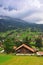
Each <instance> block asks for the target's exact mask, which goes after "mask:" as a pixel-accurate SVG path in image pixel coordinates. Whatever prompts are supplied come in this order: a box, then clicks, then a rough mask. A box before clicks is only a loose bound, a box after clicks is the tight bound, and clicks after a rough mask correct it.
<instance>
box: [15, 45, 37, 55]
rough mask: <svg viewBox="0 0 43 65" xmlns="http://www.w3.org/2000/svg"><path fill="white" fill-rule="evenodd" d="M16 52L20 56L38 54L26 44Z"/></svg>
mask: <svg viewBox="0 0 43 65" xmlns="http://www.w3.org/2000/svg"><path fill="white" fill-rule="evenodd" d="M15 50H16V53H19V54H33V53H35V52H36V50H34V49H33V48H31V47H29V46H28V45H26V44H22V45H21V46H19V47H17V48H16V49H15Z"/></svg>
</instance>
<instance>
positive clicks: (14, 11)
mask: <svg viewBox="0 0 43 65" xmlns="http://www.w3.org/2000/svg"><path fill="white" fill-rule="evenodd" d="M0 15H3V16H10V17H14V18H19V19H23V20H25V21H28V22H32V23H38V24H43V0H0Z"/></svg>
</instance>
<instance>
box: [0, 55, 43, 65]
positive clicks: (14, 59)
mask: <svg viewBox="0 0 43 65" xmlns="http://www.w3.org/2000/svg"><path fill="white" fill-rule="evenodd" d="M0 65H43V57H37V56H16V55H11V54H9V55H6V54H3V55H2V54H0Z"/></svg>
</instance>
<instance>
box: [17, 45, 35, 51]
mask: <svg viewBox="0 0 43 65" xmlns="http://www.w3.org/2000/svg"><path fill="white" fill-rule="evenodd" d="M22 47H25V48H27V49H28V50H30V51H32V52H35V50H34V49H33V48H31V47H29V46H27V45H26V44H22V45H21V46H19V47H17V48H16V50H18V49H20V48H22Z"/></svg>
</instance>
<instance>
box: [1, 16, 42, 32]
mask: <svg viewBox="0 0 43 65" xmlns="http://www.w3.org/2000/svg"><path fill="white" fill-rule="evenodd" d="M18 28H21V29H26V28H31V29H32V30H33V29H38V30H39V31H43V24H35V23H28V22H26V21H24V20H21V19H16V18H10V17H2V18H1V19H0V32H4V31H7V30H13V29H18Z"/></svg>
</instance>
